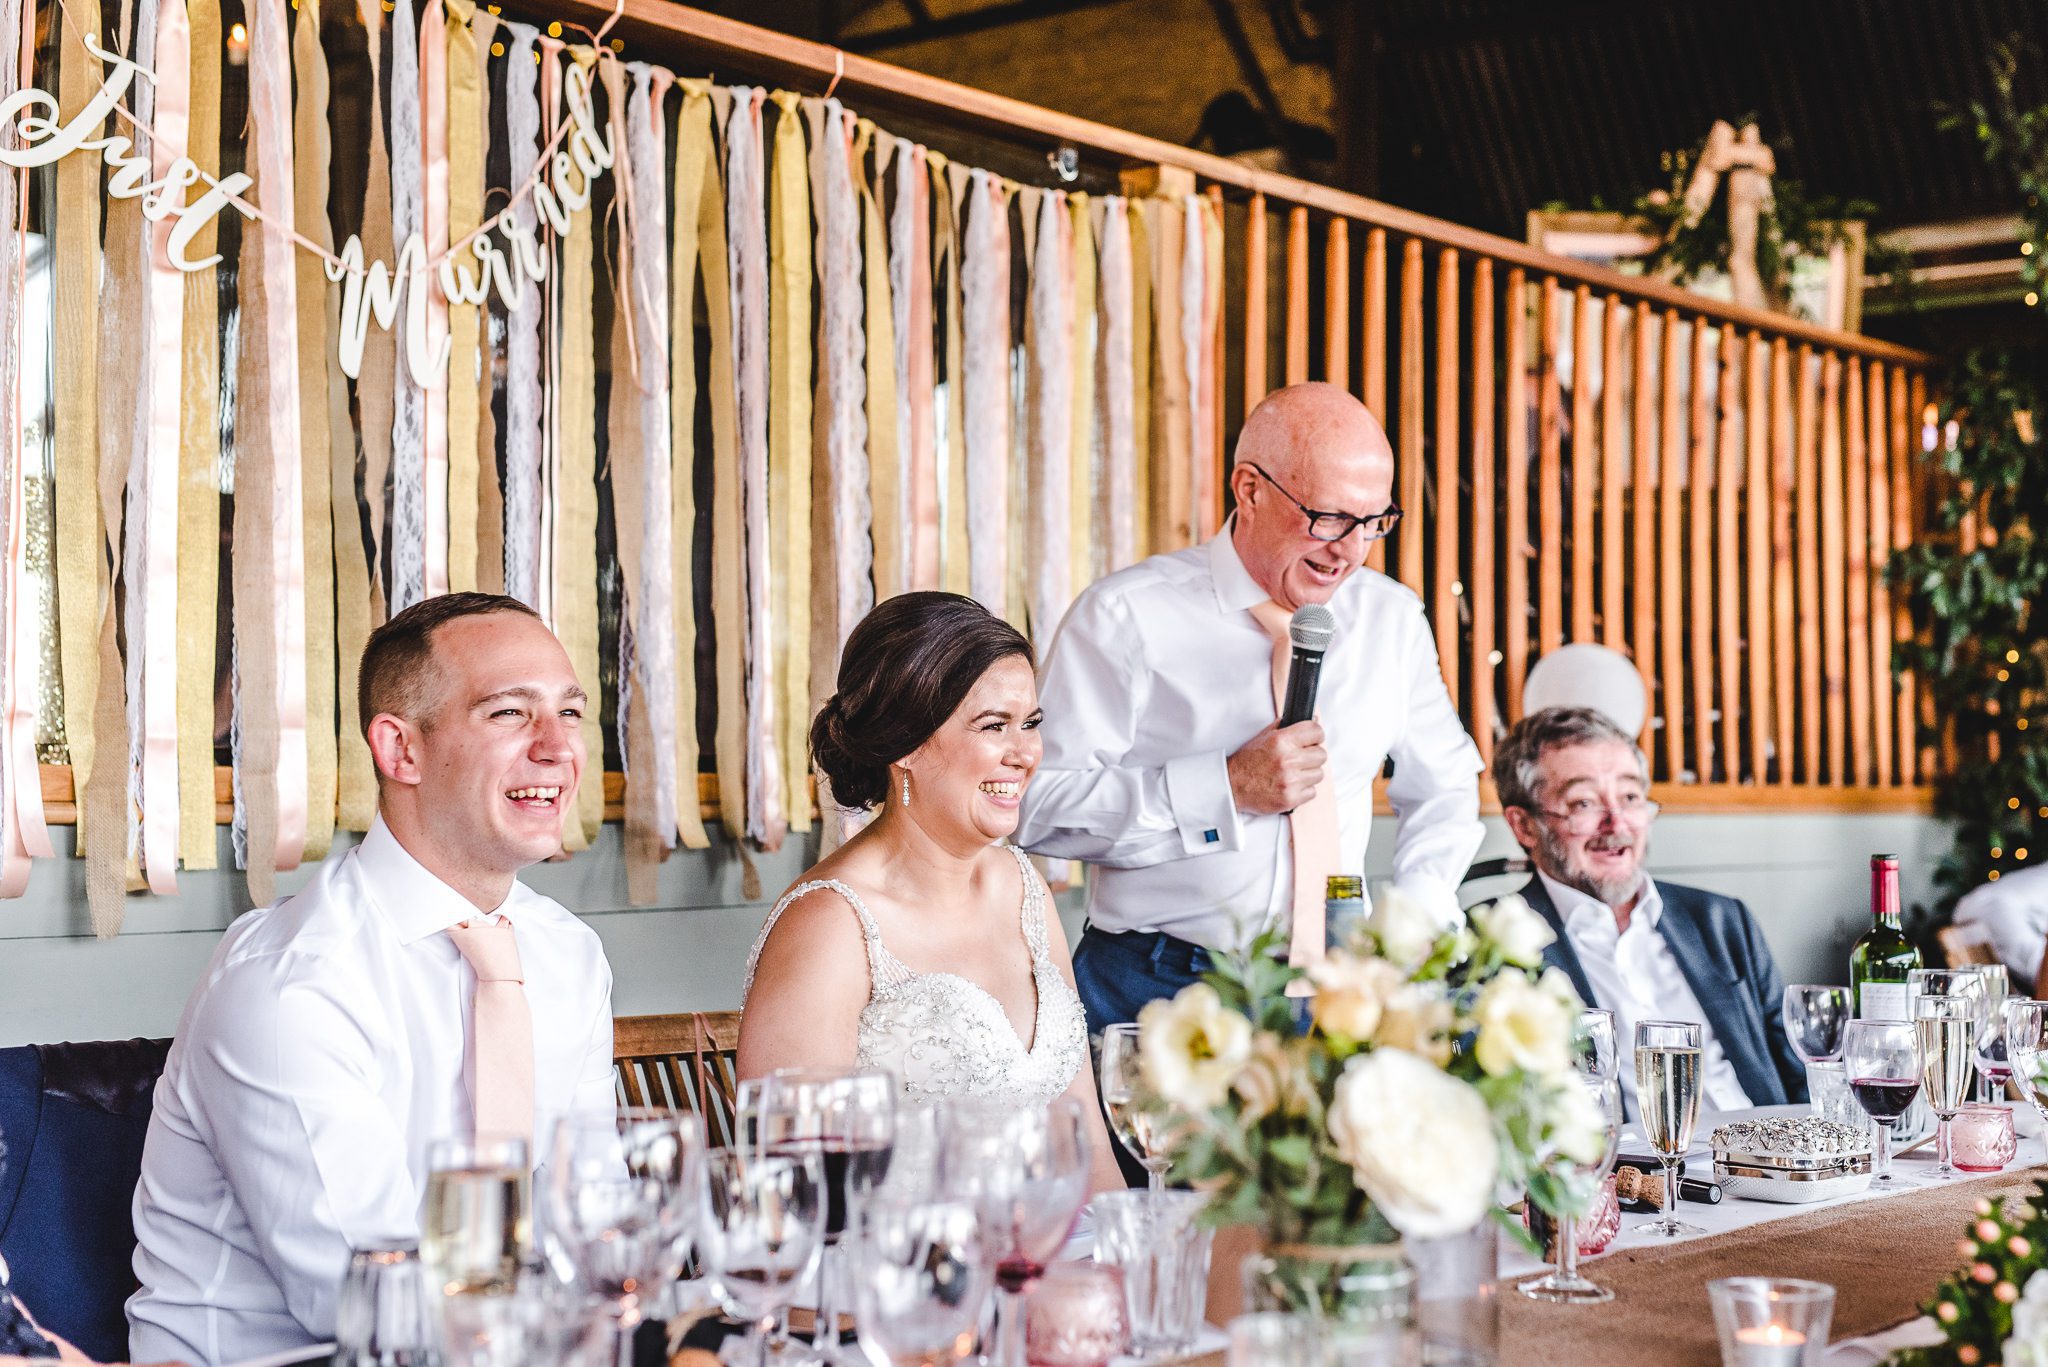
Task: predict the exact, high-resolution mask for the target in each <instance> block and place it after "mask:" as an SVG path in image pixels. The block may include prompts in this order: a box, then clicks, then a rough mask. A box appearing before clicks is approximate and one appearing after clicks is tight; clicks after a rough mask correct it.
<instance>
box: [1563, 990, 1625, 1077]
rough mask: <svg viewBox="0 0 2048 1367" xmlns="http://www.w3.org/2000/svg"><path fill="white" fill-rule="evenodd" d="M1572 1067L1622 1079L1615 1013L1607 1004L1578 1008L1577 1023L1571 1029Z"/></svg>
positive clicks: (1594, 1074)
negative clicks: (1615, 1034)
mask: <svg viewBox="0 0 2048 1367" xmlns="http://www.w3.org/2000/svg"><path fill="white" fill-rule="evenodd" d="M1572 1048H1573V1050H1574V1054H1575V1057H1574V1059H1573V1067H1575V1068H1576V1069H1577V1070H1578V1071H1579V1072H1580V1073H1582V1074H1585V1075H1586V1076H1588V1077H1604V1078H1608V1079H1612V1080H1619V1079H1620V1077H1621V1055H1620V1047H1619V1045H1618V1044H1617V1043H1616V1042H1615V1037H1614V1013H1613V1012H1612V1011H1609V1010H1608V1009H1607V1008H1606V1007H1604V1006H1589V1007H1587V1008H1585V1009H1584V1010H1583V1011H1581V1012H1579V1023H1578V1027H1577V1028H1576V1029H1574V1030H1573V1031H1572Z"/></svg>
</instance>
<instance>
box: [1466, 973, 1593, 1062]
mask: <svg viewBox="0 0 2048 1367" xmlns="http://www.w3.org/2000/svg"><path fill="white" fill-rule="evenodd" d="M1472 1018H1473V1021H1474V1022H1475V1023H1476V1024H1477V1025H1478V1027H1479V1040H1478V1043H1477V1044H1476V1045H1475V1046H1474V1055H1475V1057H1477V1058H1478V1060H1479V1066H1480V1067H1481V1068H1483V1069H1485V1070H1486V1071H1487V1072H1488V1073H1490V1074H1492V1075H1493V1076H1494V1077H1505V1076H1506V1075H1507V1074H1509V1073H1512V1072H1514V1071H1515V1070H1516V1069H1518V1068H1519V1069H1522V1070H1523V1071H1526V1072H1531V1073H1537V1074H1540V1075H1544V1076H1550V1075H1553V1074H1557V1073H1562V1072H1564V1071H1565V1070H1566V1069H1568V1068H1570V1067H1571V1034H1572V1025H1573V1022H1574V1015H1573V1013H1572V1012H1571V1011H1570V1010H1568V1009H1567V1008H1566V1007H1565V1005H1564V1003H1563V1002H1560V1001H1559V1000H1558V999H1557V998H1556V997H1555V996H1554V995H1552V994H1551V993H1550V992H1548V991H1545V990H1544V989H1543V988H1542V987H1541V986H1540V985H1538V984H1536V983H1534V982H1531V981H1530V980H1529V976H1528V975H1527V974H1526V973H1520V972H1516V971H1515V970H1513V969H1510V970H1508V971H1507V972H1505V973H1502V974H1500V975H1498V976H1497V977H1495V978H1494V979H1493V981H1491V982H1489V983H1488V984H1487V985H1486V987H1485V989H1484V990H1483V991H1481V992H1480V994H1479V1001H1478V1003H1477V1005H1475V1006H1474V1007H1473V1010H1472Z"/></svg>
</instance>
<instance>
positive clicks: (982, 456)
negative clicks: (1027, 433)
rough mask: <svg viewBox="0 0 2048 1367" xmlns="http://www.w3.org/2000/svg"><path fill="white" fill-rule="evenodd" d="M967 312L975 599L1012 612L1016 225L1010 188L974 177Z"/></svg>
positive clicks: (965, 277) (969, 519)
mask: <svg viewBox="0 0 2048 1367" xmlns="http://www.w3.org/2000/svg"><path fill="white" fill-rule="evenodd" d="M969 183H970V189H969V191H968V206H967V225H966V243H965V247H964V253H963V255H964V261H963V263H962V267H961V272H960V279H961V290H960V293H961V314H962V317H963V339H964V341H965V344H966V356H965V361H964V369H965V377H964V378H965V385H966V403H967V413H966V419H967V422H966V430H965V431H964V432H963V433H962V434H961V435H962V436H963V437H964V438H965V440H964V441H963V442H962V443H961V445H962V446H964V447H965V450H966V464H967V470H966V483H965V487H966V494H967V498H966V518H965V526H966V530H967V534H968V538H969V549H968V594H969V596H971V597H973V598H975V599H976V600H978V601H979V602H980V603H981V605H982V606H983V607H985V608H987V609H988V610H989V611H990V612H993V613H995V614H996V615H997V616H1003V615H1005V614H1006V613H1007V612H1008V610H1009V601H1008V600H1009V594H1008V583H1009V524H1010V512H1009V481H1008V475H1009V468H1010V222H1009V211H1008V203H1007V198H1008V197H1007V196H1006V194H1005V193H1004V189H1003V184H1002V182H1001V181H1000V180H999V179H997V178H996V177H995V176H992V175H990V174H989V173H988V172H986V171H983V170H981V169H979V168H976V169H975V170H973V171H971V172H970V173H969Z"/></svg>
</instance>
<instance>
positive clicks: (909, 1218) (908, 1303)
mask: <svg viewBox="0 0 2048 1367" xmlns="http://www.w3.org/2000/svg"><path fill="white" fill-rule="evenodd" d="M849 1241H850V1243H851V1246H852V1248H853V1250H854V1254H855V1257H854V1262H855V1265H856V1266H857V1267H858V1268H859V1273H858V1275H857V1276H856V1278H855V1290H854V1323H855V1327H856V1329H857V1331H858V1333H859V1335H860V1342H861V1346H862V1347H864V1348H866V1349H867V1350H868V1351H869V1353H870V1355H874V1354H879V1355H880V1356H881V1357H883V1358H885V1359H887V1360H888V1361H889V1362H890V1363H892V1364H894V1365H895V1367H945V1364H947V1363H952V1362H958V1361H959V1360H960V1359H961V1358H962V1357H964V1356H966V1355H967V1354H968V1353H969V1352H971V1351H973V1347H974V1339H975V1332H976V1330H977V1329H978V1328H979V1327H980V1325H981V1316H982V1312H983V1310H984V1309H986V1307H987V1303H988V1293H989V1287H990V1285H991V1283H992V1282H993V1281H994V1279H995V1277H994V1273H995V1266H994V1259H993V1256H992V1254H991V1253H990V1250H989V1248H988V1246H987V1243H986V1241H984V1240H983V1238H982V1235H981V1224H980V1221H978V1220H977V1219H976V1218H975V1214H974V1209H973V1207H972V1206H969V1205H967V1204H966V1203H964V1202H960V1201H931V1200H923V1199H919V1198H916V1197H903V1196H898V1195H895V1194H893V1193H887V1192H885V1193H883V1194H879V1195H876V1196H872V1197H870V1198H869V1199H867V1200H865V1201H863V1202H861V1204H860V1207H859V1209H857V1210H856V1211H855V1212H854V1216H853V1227H852V1231H851V1234H850V1240H849Z"/></svg>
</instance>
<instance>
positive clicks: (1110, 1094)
mask: <svg viewBox="0 0 2048 1367" xmlns="http://www.w3.org/2000/svg"><path fill="white" fill-rule="evenodd" d="M1102 1104H1103V1106H1104V1107H1105V1108H1107V1109H1108V1111H1109V1125H1110V1129H1111V1130H1112V1131H1114V1132H1115V1134H1116V1138H1117V1142H1118V1143H1120V1144H1122V1145H1123V1146H1124V1148H1125V1149H1127V1150H1129V1152H1130V1155H1131V1157H1133V1158H1135V1159H1137V1160H1138V1163H1139V1165H1140V1166H1141V1167H1143V1168H1144V1169H1145V1179H1146V1184H1147V1186H1148V1187H1149V1188H1150V1189H1151V1190H1153V1191H1164V1190H1165V1189H1166V1169H1167V1167H1168V1166H1169V1165H1170V1164H1171V1162H1172V1154H1171V1152H1170V1145H1169V1142H1168V1137H1167V1123H1168V1117H1167V1114H1166V1108H1165V1106H1164V1105H1163V1104H1162V1103H1161V1102H1160V1101H1159V1099H1158V1098H1157V1097H1155V1096H1153V1095H1152V1093H1151V1089H1150V1088H1148V1087H1147V1086H1146V1085H1145V1079H1144V1077H1143V1076H1142V1072H1141V1069H1140V1067H1139V1064H1138V1027H1137V1026H1136V1025H1135V1024H1133V1023H1130V1022H1123V1023H1120V1024H1116V1025H1112V1026H1110V1027H1109V1028H1107V1029H1106V1030H1104V1031H1103V1032H1102Z"/></svg>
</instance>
